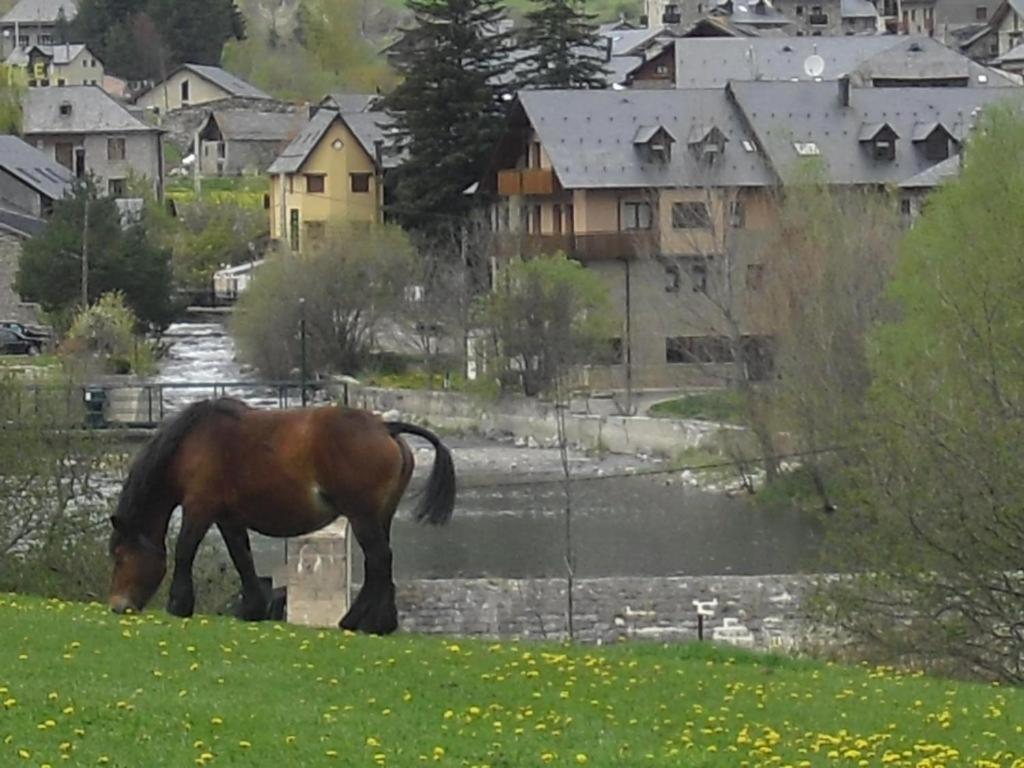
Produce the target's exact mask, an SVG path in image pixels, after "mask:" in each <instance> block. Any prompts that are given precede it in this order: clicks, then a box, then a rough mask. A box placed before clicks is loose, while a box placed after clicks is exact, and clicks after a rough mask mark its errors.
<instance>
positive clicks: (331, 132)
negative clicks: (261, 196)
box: [267, 108, 397, 251]
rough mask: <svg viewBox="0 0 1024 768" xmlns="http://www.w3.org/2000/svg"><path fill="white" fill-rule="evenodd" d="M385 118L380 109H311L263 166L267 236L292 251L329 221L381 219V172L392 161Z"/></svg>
mask: <svg viewBox="0 0 1024 768" xmlns="http://www.w3.org/2000/svg"><path fill="white" fill-rule="evenodd" d="M387 120H388V118H387V115H385V114H384V113H382V112H359V113H343V112H338V111H335V110H332V109H327V108H320V109H318V110H317V111H316V113H315V114H314V115H313V116H312V117H311V118H310V121H309V123H307V124H306V127H305V128H304V129H303V131H302V132H301V133H299V135H298V136H296V137H295V139H294V140H293V141H292V143H291V144H289V145H288V146H287V147H286V148H285V150H284V151H283V152H282V153H281V154H280V155H279V156H278V157H277V159H276V160H275V161H274V162H273V163H272V164H271V166H270V168H269V169H268V170H267V172H268V173H269V174H270V196H269V197H270V205H269V209H270V236H271V238H272V239H274V240H280V241H286V242H288V244H289V246H290V248H291V249H292V250H293V251H298V250H301V249H302V248H304V247H305V246H306V245H307V244H309V243H311V242H315V241H317V240H320V239H322V238H324V237H325V236H326V235H327V233H328V230H329V228H330V227H331V226H332V225H339V224H343V223H345V224H347V223H353V222H358V223H364V224H375V223H380V222H381V221H382V220H383V212H382V208H383V204H384V186H383V183H382V181H383V174H384V171H385V170H388V169H390V168H392V167H394V166H395V165H397V158H395V157H393V156H390V155H387V154H386V153H385V152H384V142H385V130H386V129H385V126H386V124H387Z"/></svg>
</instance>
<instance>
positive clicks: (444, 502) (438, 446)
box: [386, 421, 455, 525]
mask: <svg viewBox="0 0 1024 768" xmlns="http://www.w3.org/2000/svg"><path fill="white" fill-rule="evenodd" d="M386 425H387V428H388V432H390V433H391V436H392V437H397V436H398V435H401V434H403V433H404V434H409V435H416V436H418V437H422V438H423V439H424V440H428V441H429V442H430V444H431V445H433V446H434V451H435V455H434V468H433V469H432V470H431V471H430V477H429V478H428V479H427V487H426V489H425V490H424V491H423V498H422V499H421V500H420V505H419V507H417V508H416V512H415V515H416V520H417V521H418V522H421V523H422V522H427V523H432V524H434V525H444V524H445V523H447V522H448V521H449V520H450V519H451V516H452V510H454V509H455V464H454V462H452V453H451V451H449V450H448V448H447V447H445V445H444V443H442V442H441V439H440V438H439V437H438V436H437V435H435V434H434V433H433V432H431V431H430V430H429V429H424V428H423V427H417V426H416V425H415V424H406V423H404V422H401V421H389V422H386Z"/></svg>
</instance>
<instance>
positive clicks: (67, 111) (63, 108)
mask: <svg viewBox="0 0 1024 768" xmlns="http://www.w3.org/2000/svg"><path fill="white" fill-rule="evenodd" d="M59 109H60V114H61V117H69V116H70V115H71V102H70V101H62V102H61V103H60V107H59Z"/></svg>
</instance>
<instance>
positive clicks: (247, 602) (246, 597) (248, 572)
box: [217, 520, 267, 621]
mask: <svg viewBox="0 0 1024 768" xmlns="http://www.w3.org/2000/svg"><path fill="white" fill-rule="evenodd" d="M217 528H218V529H220V535H221V536H222V537H223V538H224V543H225V544H226V545H227V547H228V554H229V555H231V562H232V563H234V564H235V570H237V571H238V576H239V577H240V578H241V579H242V608H241V611H240V613H239V615H238V617H239V618H240V619H244V620H246V621H263V619H265V618H267V600H266V597H265V596H264V595H263V588H262V587H261V586H260V579H259V576H257V575H256V566H255V565H254V564H253V562H252V548H251V547H250V546H249V531H248V530H247V529H246V528H245V526H244V525H239V524H238V523H232V522H228V521H225V520H220V521H218V522H217Z"/></svg>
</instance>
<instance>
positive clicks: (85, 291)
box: [82, 189, 91, 309]
mask: <svg viewBox="0 0 1024 768" xmlns="http://www.w3.org/2000/svg"><path fill="white" fill-rule="evenodd" d="M90 197H91V192H90V190H88V189H86V190H85V213H84V215H83V216H82V309H88V308H89V202H90V201H89V198H90Z"/></svg>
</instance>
